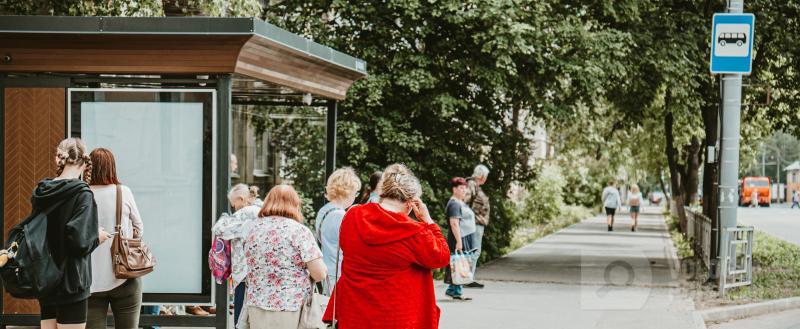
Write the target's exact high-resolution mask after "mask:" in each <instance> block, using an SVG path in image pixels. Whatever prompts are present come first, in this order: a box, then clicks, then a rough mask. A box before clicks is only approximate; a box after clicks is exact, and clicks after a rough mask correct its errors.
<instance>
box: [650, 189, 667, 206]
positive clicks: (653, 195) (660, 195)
mask: <svg viewBox="0 0 800 329" xmlns="http://www.w3.org/2000/svg"><path fill="white" fill-rule="evenodd" d="M647 199H648V200H649V201H650V204H653V205H660V204H661V201H662V200H664V192H661V191H653V192H650V196H649V197H648V198H647Z"/></svg>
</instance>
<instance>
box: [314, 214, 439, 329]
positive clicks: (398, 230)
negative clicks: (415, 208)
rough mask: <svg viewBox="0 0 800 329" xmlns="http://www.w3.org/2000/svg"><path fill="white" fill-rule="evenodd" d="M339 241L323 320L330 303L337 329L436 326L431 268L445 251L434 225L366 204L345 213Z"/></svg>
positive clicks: (421, 328)
mask: <svg viewBox="0 0 800 329" xmlns="http://www.w3.org/2000/svg"><path fill="white" fill-rule="evenodd" d="M339 245H340V246H341V248H342V255H343V259H342V273H341V274H340V276H341V277H340V278H339V282H337V283H336V287H335V289H334V295H331V299H330V302H329V303H328V308H327V310H326V311H325V315H324V317H323V319H324V320H325V321H326V322H330V321H331V320H332V318H333V308H334V306H335V307H336V320H337V322H338V323H339V328H340V329H351V328H352V329H366V328H385V329H400V328H404V329H405V328H408V329H411V328H414V329H435V328H438V327H439V307H438V306H436V297H435V295H434V292H433V276H432V274H431V269H435V268H442V267H445V266H447V265H448V264H449V262H450V249H448V247H447V242H446V241H445V238H444V236H442V232H441V230H440V229H439V226H438V225H436V224H425V223H421V222H418V221H415V220H413V219H411V218H410V217H408V215H406V214H401V213H396V212H391V211H388V210H385V209H383V208H382V207H381V206H380V205H378V204H377V203H368V204H365V205H359V206H355V207H353V208H351V209H350V210H349V211H347V214H345V216H344V219H343V220H342V226H341V231H340V233H339ZM334 296H335V298H334Z"/></svg>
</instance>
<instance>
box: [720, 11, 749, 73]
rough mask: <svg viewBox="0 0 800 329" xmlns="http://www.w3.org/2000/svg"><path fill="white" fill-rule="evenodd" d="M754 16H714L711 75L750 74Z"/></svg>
mask: <svg viewBox="0 0 800 329" xmlns="http://www.w3.org/2000/svg"><path fill="white" fill-rule="evenodd" d="M754 25H755V16H753V14H714V19H713V21H712V26H713V27H712V29H711V73H712V74H721V73H730V74H750V71H751V70H752V66H753V65H752V64H753V28H754V27H753V26H754Z"/></svg>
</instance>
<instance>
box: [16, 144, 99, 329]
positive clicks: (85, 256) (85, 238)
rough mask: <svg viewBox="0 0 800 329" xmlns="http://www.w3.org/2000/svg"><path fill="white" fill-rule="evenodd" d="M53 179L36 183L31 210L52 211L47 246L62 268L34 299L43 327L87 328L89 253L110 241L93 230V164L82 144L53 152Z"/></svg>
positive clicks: (95, 226)
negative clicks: (54, 285) (48, 288)
mask: <svg viewBox="0 0 800 329" xmlns="http://www.w3.org/2000/svg"><path fill="white" fill-rule="evenodd" d="M55 161H56V167H57V172H56V174H57V175H58V177H56V178H52V179H50V178H47V179H43V180H42V181H40V182H39V184H38V185H37V187H36V189H35V190H34V191H33V196H32V197H31V206H32V208H33V210H34V211H37V210H42V209H51V210H50V211H49V213H48V215H47V245H48V247H49V249H50V254H51V256H52V257H53V261H54V262H55V263H56V264H61V271H62V273H63V275H62V277H61V283H60V285H59V286H58V287H57V288H56V289H55V290H54V291H50V292H48V293H47V294H46V295H41V296H38V300H39V307H40V309H41V327H42V328H44V329H56V328H57V327H58V328H73V329H80V328H84V327H85V326H86V301H87V299H88V298H89V285H90V284H91V282H92V274H91V272H90V271H91V269H90V266H89V264H90V263H89V257H90V254H91V253H92V251H93V250H94V249H95V248H97V246H98V245H99V244H102V243H103V242H105V241H106V240H107V239H109V238H110V236H109V234H108V233H106V232H105V231H104V230H103V229H102V228H98V226H97V208H96V206H95V203H94V200H93V198H92V191H91V190H90V189H89V185H88V183H89V182H91V180H92V174H91V173H92V162H91V160H90V159H89V154H87V153H86V145H85V144H84V143H83V141H81V140H80V139H78V138H67V139H65V140H63V141H61V143H59V144H58V147H57V148H56V156H55Z"/></svg>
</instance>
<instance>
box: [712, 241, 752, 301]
mask: <svg viewBox="0 0 800 329" xmlns="http://www.w3.org/2000/svg"><path fill="white" fill-rule="evenodd" d="M722 245H723V246H727V248H728V253H727V257H725V258H723V259H721V260H720V261H721V262H722V264H721V265H720V268H721V269H722V271H720V279H719V282H720V289H719V292H720V296H721V297H725V290H727V289H730V288H734V287H741V286H746V285H750V284H752V283H753V227H752V226H738V227H729V228H727V229H726V230H725V234H723V235H722Z"/></svg>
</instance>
